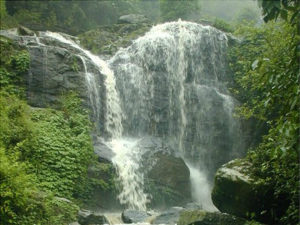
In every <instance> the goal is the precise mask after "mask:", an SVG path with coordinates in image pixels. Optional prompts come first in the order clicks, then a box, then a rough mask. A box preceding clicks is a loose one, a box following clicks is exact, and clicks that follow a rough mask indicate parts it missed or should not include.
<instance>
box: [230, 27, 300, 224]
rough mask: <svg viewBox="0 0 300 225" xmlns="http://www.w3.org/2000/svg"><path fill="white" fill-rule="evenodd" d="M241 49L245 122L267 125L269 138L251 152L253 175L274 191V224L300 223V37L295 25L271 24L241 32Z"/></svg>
mask: <svg viewBox="0 0 300 225" xmlns="http://www.w3.org/2000/svg"><path fill="white" fill-rule="evenodd" d="M236 35H238V36H240V37H242V41H241V44H240V45H238V46H237V47H235V48H233V50H232V52H231V57H232V58H231V61H232V64H231V65H232V68H233V70H234V71H235V76H236V81H237V84H238V88H237V89H236V90H237V92H238V93H237V96H239V97H240V100H242V101H243V102H245V104H244V105H243V106H241V107H240V108H239V113H240V115H242V116H244V117H245V118H251V117H255V118H257V119H259V120H262V121H264V122H265V123H266V124H267V125H268V127H269V131H268V134H267V135H265V136H264V138H263V141H262V143H261V144H260V145H259V146H258V147H257V148H256V149H254V150H253V151H251V152H249V154H248V159H249V160H250V161H251V162H252V163H253V174H252V175H253V176H255V177H259V178H262V182H264V183H265V184H266V185H267V186H269V187H270V190H271V194H272V196H273V199H274V200H273V202H272V207H271V208H269V209H266V212H262V213H268V214H271V215H272V216H273V221H269V222H271V223H276V224H297V223H298V221H299V205H298V199H299V161H298V159H299V140H298V138H299V128H300V125H299V94H300V88H299V81H300V77H299V62H298V50H297V45H298V43H299V35H298V34H297V29H296V27H295V26H292V25H291V24H289V23H287V22H284V21H281V22H277V23H275V22H270V23H268V24H265V25H263V26H262V27H258V28H255V27H242V28H240V29H238V30H237V31H236Z"/></svg>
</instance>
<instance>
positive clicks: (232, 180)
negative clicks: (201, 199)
mask: <svg viewBox="0 0 300 225" xmlns="http://www.w3.org/2000/svg"><path fill="white" fill-rule="evenodd" d="M250 168H251V163H250V162H248V161H246V160H245V159H235V160H232V161H230V162H229V163H227V164H225V165H223V166H222V167H221V168H220V169H219V170H218V171H217V173H216V176H215V184H214V188H213V191H212V200H213V203H214V205H215V206H216V207H217V208H218V209H219V210H220V211H221V212H225V213H229V214H232V215H235V216H239V217H243V218H248V219H250V218H251V219H256V220H258V221H261V222H265V221H270V220H269V219H268V218H271V215H270V213H271V212H269V211H267V210H266V209H268V208H270V207H269V205H270V199H272V197H271V196H270V189H269V188H268V187H266V186H265V185H263V183H262V182H260V180H259V179H253V178H252V177H250V176H249V174H250Z"/></svg>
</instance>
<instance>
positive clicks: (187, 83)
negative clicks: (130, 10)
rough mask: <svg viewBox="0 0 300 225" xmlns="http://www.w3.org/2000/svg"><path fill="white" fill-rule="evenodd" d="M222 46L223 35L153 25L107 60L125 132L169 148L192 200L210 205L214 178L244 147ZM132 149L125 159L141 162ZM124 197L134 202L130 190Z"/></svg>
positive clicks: (187, 25) (195, 27)
mask: <svg viewBox="0 0 300 225" xmlns="http://www.w3.org/2000/svg"><path fill="white" fill-rule="evenodd" d="M226 50H227V36H226V34H225V33H223V32H221V31H219V30H217V29H215V28H212V27H210V26H203V25H200V24H196V23H191V22H184V21H178V22H170V23H165V24H161V25H157V26H155V27H153V28H152V29H151V30H150V31H149V32H148V33H147V34H146V35H145V36H143V37H141V38H139V39H137V40H135V41H134V42H133V44H132V45H131V46H129V47H128V48H126V49H121V50H119V51H118V52H117V53H116V55H115V56H114V57H113V58H112V59H111V60H110V66H111V68H112V69H113V70H114V72H115V75H116V84H117V89H118V92H119V93H120V103H121V108H122V111H123V113H124V120H123V130H124V132H123V134H124V135H125V136H131V137H135V138H137V137H143V136H149V135H150V136H155V137H159V138H161V139H162V140H163V142H164V143H165V145H168V146H170V148H171V149H173V150H174V153H175V154H176V155H177V156H180V157H182V158H183V159H184V160H185V162H186V164H187V165H188V166H189V168H190V174H191V176H190V178H191V185H192V192H193V197H194V200H195V201H198V202H200V203H201V204H202V205H204V208H205V209H208V210H215V207H214V206H213V204H212V202H211V200H210V184H211V181H212V179H211V177H212V176H211V175H212V174H213V173H214V172H215V170H216V169H217V168H218V167H219V166H220V165H221V164H223V163H225V162H226V161H229V160H230V159H232V158H233V157H236V156H237V155H238V152H241V148H242V145H241V143H242V140H241V136H240V128H239V124H238V121H237V120H236V119H234V118H233V115H232V113H233V108H234V105H235V103H234V99H233V98H232V97H230V95H229V92H228V90H227V87H226V83H227V82H230V80H231V77H230V73H229V72H228V69H227V62H226ZM126 151H127V150H126ZM134 154H135V158H130V159H129V160H133V161H134V160H139V159H140V158H141V154H143V151H140V152H137V151H135V153H134ZM138 154H140V155H139V156H138V157H136V155H138ZM117 155H118V153H117ZM135 163H138V161H135ZM124 167H125V166H123V167H120V168H119V170H124V169H125V168H124ZM135 171H137V170H135ZM129 177H130V176H127V178H126V177H123V178H122V180H123V183H126V182H127V181H126V179H131V178H129ZM138 180H139V179H138ZM137 187H138V186H137ZM123 188H124V189H126V190H127V191H128V190H129V189H130V188H129V186H126V185H125V186H124V187H123ZM139 188H140V189H141V191H140V192H141V193H143V191H142V188H143V187H142V185H140V186H139ZM200 189H201V191H197V190H200ZM124 192H125V191H124ZM123 194H124V195H122V198H123V197H125V196H127V197H125V199H127V200H128V201H129V202H127V203H128V204H129V205H130V204H133V203H130V200H129V196H130V194H128V193H127V194H126V193H123ZM140 200H141V198H140V199H139V200H137V201H140ZM143 202H145V201H143ZM136 208H138V209H144V206H143V207H139V206H138V207H136Z"/></svg>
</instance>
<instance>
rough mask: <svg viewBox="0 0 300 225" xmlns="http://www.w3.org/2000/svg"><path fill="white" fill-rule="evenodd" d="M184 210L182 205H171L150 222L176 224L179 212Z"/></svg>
mask: <svg viewBox="0 0 300 225" xmlns="http://www.w3.org/2000/svg"><path fill="white" fill-rule="evenodd" d="M183 210H184V208H182V207H172V208H171V209H169V210H167V211H165V212H163V213H162V214H160V215H159V216H157V217H156V218H155V219H154V220H153V221H152V222H151V223H152V224H170V225H171V224H177V222H178V219H179V216H180V213H181V212H182V211H183Z"/></svg>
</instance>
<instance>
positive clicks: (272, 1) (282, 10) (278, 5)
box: [258, 0, 300, 24]
mask: <svg viewBox="0 0 300 225" xmlns="http://www.w3.org/2000/svg"><path fill="white" fill-rule="evenodd" d="M258 4H259V6H260V7H261V8H262V14H263V16H264V21H265V22H268V21H270V20H274V19H275V20H276V19H277V18H278V17H279V16H280V17H281V18H282V19H284V20H288V13H289V12H290V13H291V15H292V16H291V18H290V22H292V23H293V24H296V23H298V21H299V10H300V1H299V0H258Z"/></svg>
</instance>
